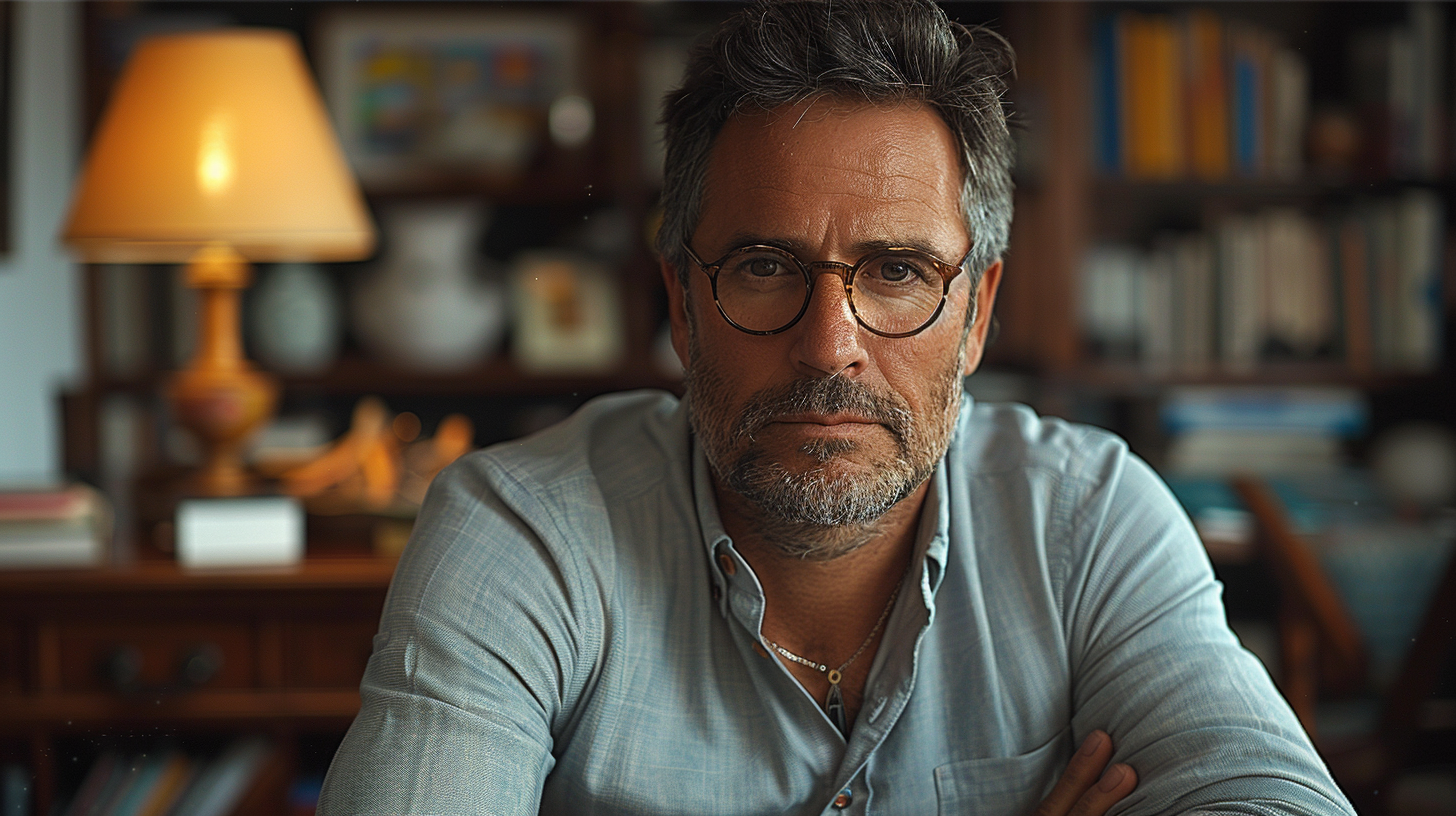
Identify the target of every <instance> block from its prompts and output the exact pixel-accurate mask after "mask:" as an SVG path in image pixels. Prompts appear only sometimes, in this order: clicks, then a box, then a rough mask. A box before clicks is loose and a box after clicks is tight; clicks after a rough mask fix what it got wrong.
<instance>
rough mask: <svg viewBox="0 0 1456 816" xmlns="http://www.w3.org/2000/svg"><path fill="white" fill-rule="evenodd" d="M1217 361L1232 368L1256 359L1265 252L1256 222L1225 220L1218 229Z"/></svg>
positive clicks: (1246, 366)
mask: <svg viewBox="0 0 1456 816" xmlns="http://www.w3.org/2000/svg"><path fill="white" fill-rule="evenodd" d="M1218 254H1219V261H1218V265H1219V266H1218V292H1219V331H1218V336H1219V344H1218V345H1219V360H1220V361H1221V362H1222V363H1223V364H1224V366H1225V367H1226V368H1229V369H1231V370H1235V371H1240V370H1245V371H1246V370H1249V369H1252V368H1253V367H1254V365H1255V364H1256V363H1257V362H1258V361H1259V349H1260V346H1261V344H1262V340H1263V338H1262V330H1263V326H1264V322H1265V317H1264V284H1263V280H1264V252H1263V247H1262V245H1261V236H1260V229H1259V223H1258V221H1257V220H1256V219H1255V218H1253V217H1252V216H1235V217H1232V218H1229V219H1226V220H1225V221H1224V222H1223V223H1222V224H1220V225H1219V228H1218Z"/></svg>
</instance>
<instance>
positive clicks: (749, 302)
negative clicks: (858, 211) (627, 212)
mask: <svg viewBox="0 0 1456 816" xmlns="http://www.w3.org/2000/svg"><path fill="white" fill-rule="evenodd" d="M683 249H684V250H685V251H686V252H687V253H688V257H689V258H692V259H693V262H694V263H696V264H697V265H698V267H699V268H700V269H702V270H703V274H705V275H707V276H708V279H709V280H710V281H712V283H713V300H714V302H716V303H717V304H718V312H719V313H721V314H722V315H723V319H725V320H727V321H728V323H729V324H730V325H732V326H733V328H735V329H738V330H739V331H744V332H748V333H749V334H778V333H779V332H782V331H786V330H788V329H790V328H792V327H793V325H794V324H795V323H798V322H799V319H800V318H802V317H803V316H804V313H805V312H807V311H808V310H809V298H810V297H811V296H812V295H813V293H814V278H815V274H814V273H815V272H833V273H834V274H835V275H837V276H839V279H840V280H841V281H843V282H844V292H845V296H846V297H847V298H848V299H849V310H850V311H851V312H853V313H854V318H855V320H857V321H858V322H859V324H860V325H861V326H864V327H865V328H866V329H869V330H870V331H872V332H874V333H875V334H878V335H879V336H881V337H910V336H911V335H914V334H919V333H920V332H921V331H922V330H923V329H925V327H926V326H929V325H930V324H931V323H934V322H935V319H936V318H937V317H939V316H940V312H941V310H942V309H944V308H945V299H946V295H947V294H949V292H950V282H951V281H953V280H955V277H956V276H957V275H959V274H960V273H961V272H963V271H965V264H966V259H967V258H969V257H970V254H971V253H970V252H969V251H967V252H966V254H965V256H964V257H962V258H961V259H960V262H959V263H955V264H948V263H946V262H945V261H942V260H940V259H939V258H936V257H934V256H932V255H930V254H928V253H925V252H921V251H920V250H918V249H910V248H908V247H888V248H885V249H880V250H876V251H874V252H871V253H870V254H868V255H866V256H865V257H863V258H860V259H859V260H858V261H856V262H855V263H854V264H853V265H850V264H846V263H840V262H838V261H813V262H811V263H807V264H806V263H804V262H803V261H800V260H799V259H798V258H796V257H794V256H793V255H792V254H791V253H789V252H786V251H784V250H782V249H779V248H778V247H771V246H757V245H755V246H744V247H739V248H737V249H734V250H732V251H731V252H729V253H728V254H727V255H724V256H723V257H722V258H719V259H718V260H716V261H714V262H712V263H703V261H702V259H700V258H699V257H698V256H697V254H696V253H694V252H693V249H692V247H690V246H688V245H687V244H683Z"/></svg>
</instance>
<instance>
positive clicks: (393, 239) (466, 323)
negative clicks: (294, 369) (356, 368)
mask: <svg viewBox="0 0 1456 816" xmlns="http://www.w3.org/2000/svg"><path fill="white" fill-rule="evenodd" d="M381 215H382V218H381V221H382V222H383V226H384V233H385V242H386V243H385V255H384V257H383V258H382V259H381V260H380V261H379V263H378V264H377V265H376V267H375V269H374V271H373V273H372V274H371V275H369V276H368V278H367V279H366V280H364V281H363V282H362V283H361V285H360V286H359V288H358V289H356V290H355V293H354V298H353V304H352V309H353V319H354V329H355V332H356V334H357V335H358V337H359V340H360V342H361V343H363V344H364V346H365V347H366V348H367V349H369V350H370V351H371V352H373V353H374V354H377V355H378V356H380V357H382V358H384V359H385V360H388V361H389V362H391V363H393V364H395V365H399V366H403V367H407V368H414V369H420V370H425V371H432V372H450V371H459V370H462V369H466V368H469V367H471V366H473V365H475V364H477V363H479V362H480V361H481V360H482V359H483V358H485V357H486V356H488V355H490V354H492V353H494V352H495V350H496V348H497V347H498V346H499V344H500V341H501V338H502V336H503V335H504V332H505V322H506V321H505V317H506V310H505V296H504V292H503V289H502V287H501V285H500V284H499V282H497V281H496V280H495V279H494V278H493V277H492V276H490V275H488V274H486V273H487V272H488V270H486V269H484V262H483V260H482V259H480V258H479V257H478V256H477V255H476V253H475V246H476V242H477V240H478V238H479V236H480V233H481V230H482V229H483V228H484V226H485V211H484V209H483V208H482V207H481V206H480V205H478V204H476V203H474V202H438V203H428V204H421V203H411V204H396V205H394V206H392V207H390V208H389V209H387V210H385V211H384V212H383V213H382V214H381Z"/></svg>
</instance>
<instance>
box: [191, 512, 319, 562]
mask: <svg viewBox="0 0 1456 816" xmlns="http://www.w3.org/2000/svg"><path fill="white" fill-rule="evenodd" d="M303 529H304V521H303V507H302V506H301V505H300V504H299V503H298V501H297V500H296V499H292V498H288V497H287V496H265V497H256V498H255V497H250V498H238V499H187V500H185V501H183V502H181V503H180V504H178V505H177V560H178V561H180V562H182V565H183V566H186V567H273V566H285V565H288V564H297V563H298V562H299V561H301V560H303Z"/></svg>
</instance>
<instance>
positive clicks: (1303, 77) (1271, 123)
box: [1265, 48, 1309, 180]
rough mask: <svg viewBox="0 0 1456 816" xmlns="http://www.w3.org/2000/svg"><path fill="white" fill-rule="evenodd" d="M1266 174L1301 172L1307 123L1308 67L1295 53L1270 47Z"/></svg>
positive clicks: (1282, 175)
mask: <svg viewBox="0 0 1456 816" xmlns="http://www.w3.org/2000/svg"><path fill="white" fill-rule="evenodd" d="M1268 72H1269V77H1268V80H1269V93H1268V100H1267V104H1268V110H1267V113H1266V116H1265V121H1266V122H1267V126H1268V129H1269V132H1268V135H1267V138H1266V139H1265V143H1266V149H1267V150H1268V156H1267V159H1266V162H1265V166H1266V168H1267V170H1268V175H1269V176H1271V177H1273V178H1277V179H1283V180H1291V179H1298V178H1299V177H1300V176H1302V175H1303V174H1304V136H1305V130H1306V128H1307V127H1308V125H1309V69H1308V67H1306V65H1305V62H1304V59H1303V58H1302V57H1300V56H1299V54H1297V53H1295V52H1294V51H1291V50H1289V49H1288V48H1278V49H1274V50H1273V52H1272V53H1271V55H1270V57H1269V62H1268Z"/></svg>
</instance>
